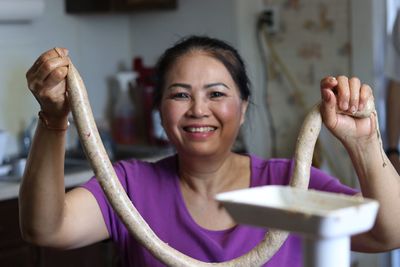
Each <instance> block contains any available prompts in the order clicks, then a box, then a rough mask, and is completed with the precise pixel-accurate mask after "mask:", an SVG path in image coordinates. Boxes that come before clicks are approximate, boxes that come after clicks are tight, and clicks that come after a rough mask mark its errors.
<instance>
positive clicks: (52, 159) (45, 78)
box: [19, 49, 108, 248]
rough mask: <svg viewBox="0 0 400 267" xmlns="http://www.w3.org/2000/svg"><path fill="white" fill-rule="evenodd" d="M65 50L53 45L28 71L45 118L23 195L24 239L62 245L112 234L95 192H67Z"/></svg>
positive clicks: (29, 158)
mask: <svg viewBox="0 0 400 267" xmlns="http://www.w3.org/2000/svg"><path fill="white" fill-rule="evenodd" d="M67 55H68V51H67V50H66V49H57V50H56V49H52V50H49V51H47V52H45V53H43V54H42V55H41V56H40V57H39V58H38V59H37V61H36V62H35V63H34V64H33V66H32V67H31V68H30V69H29V70H28V72H27V74H26V78H27V81H28V87H29V89H30V90H31V92H32V94H33V95H34V96H35V98H36V99H37V101H38V102H39V104H40V107H41V112H40V113H39V116H40V117H41V119H40V120H39V123H38V125H37V129H36V133H35V136H34V139H33V142H32V147H31V149H30V152H29V156H28V160H27V165H26V169H25V173H24V175H23V179H22V183H21V187H20V194H19V207H20V226H21V232H22V236H23V238H24V239H25V240H27V241H28V242H32V243H34V244H37V245H42V246H51V247H59V248H70V247H78V246H83V245H86V244H89V243H93V242H95V241H98V240H101V239H105V238H107V237H108V232H107V229H106V226H105V224H104V221H103V219H102V215H101V212H100V209H99V207H98V205H97V202H96V200H95V199H94V197H93V196H92V195H91V193H89V192H88V191H86V190H85V189H82V188H80V189H75V190H72V191H71V192H70V193H68V194H65V187H64V155H65V140H66V129H67V127H68V120H67V117H68V113H69V106H68V100H67V93H66V82H65V77H66V75H67V73H68V63H69V61H68V56H67Z"/></svg>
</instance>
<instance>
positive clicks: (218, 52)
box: [154, 36, 250, 107]
mask: <svg viewBox="0 0 400 267" xmlns="http://www.w3.org/2000/svg"><path fill="white" fill-rule="evenodd" d="M193 51H202V52H205V53H207V54H208V55H210V56H211V57H213V58H215V59H217V60H219V61H220V62H221V63H222V64H224V66H225V68H226V69H227V70H228V72H229V73H230V74H231V76H232V79H233V80H234V81H235V83H236V85H237V86H238V88H239V91H240V97H241V98H242V99H243V100H249V98H250V80H249V78H248V76H247V72H246V67H245V64H244V61H243V59H242V58H241V56H240V55H239V53H238V52H237V50H236V49H235V48H233V47H232V46H231V45H229V44H228V43H226V42H224V41H221V40H218V39H215V38H210V37H207V36H189V37H186V38H183V39H181V40H179V41H178V42H177V43H176V44H175V45H174V46H172V47H170V48H168V49H167V50H166V51H165V52H164V54H163V55H161V57H160V58H159V60H158V62H157V65H156V73H155V74H156V75H155V82H156V86H155V92H154V104H155V106H156V107H159V106H160V103H161V98H162V94H163V88H164V86H165V78H166V75H167V72H168V71H169V68H170V67H171V66H172V65H173V64H174V63H175V62H176V61H177V60H178V59H179V58H180V57H181V56H183V55H186V54H187V53H189V52H193Z"/></svg>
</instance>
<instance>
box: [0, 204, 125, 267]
mask: <svg viewBox="0 0 400 267" xmlns="http://www.w3.org/2000/svg"><path fill="white" fill-rule="evenodd" d="M0 214H1V216H0V266H13V267H31V266H32V267H36V266H41V267H50V266H51V267H53V266H57V267H92V266H96V267H97V266H98V267H116V266H119V263H118V257H117V253H116V251H115V247H114V245H113V243H112V242H110V241H104V242H99V243H96V244H93V245H91V246H87V247H83V248H79V249H74V250H65V251H61V250H54V249H49V248H43V247H37V246H33V245H30V244H28V243H26V242H24V241H23V240H22V238H21V234H20V230H19V219H18V216H19V215H18V200H17V199H11V200H6V201H0Z"/></svg>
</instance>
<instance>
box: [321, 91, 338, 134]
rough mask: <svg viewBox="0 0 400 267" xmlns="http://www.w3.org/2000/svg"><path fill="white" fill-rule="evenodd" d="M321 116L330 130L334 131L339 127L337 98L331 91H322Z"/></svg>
mask: <svg viewBox="0 0 400 267" xmlns="http://www.w3.org/2000/svg"><path fill="white" fill-rule="evenodd" d="M321 97H322V102H321V109H320V111H321V116H322V119H323V121H324V123H325V125H326V127H327V128H328V129H334V128H335V127H336V125H337V120H338V118H337V113H336V97H335V94H334V93H333V91H332V90H331V89H328V88H324V89H321Z"/></svg>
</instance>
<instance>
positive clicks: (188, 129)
mask: <svg viewBox="0 0 400 267" xmlns="http://www.w3.org/2000/svg"><path fill="white" fill-rule="evenodd" d="M183 129H184V130H185V131H186V132H189V133H208V132H213V131H215V130H216V129H217V127H212V126H201V127H194V126H188V127H183Z"/></svg>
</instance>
